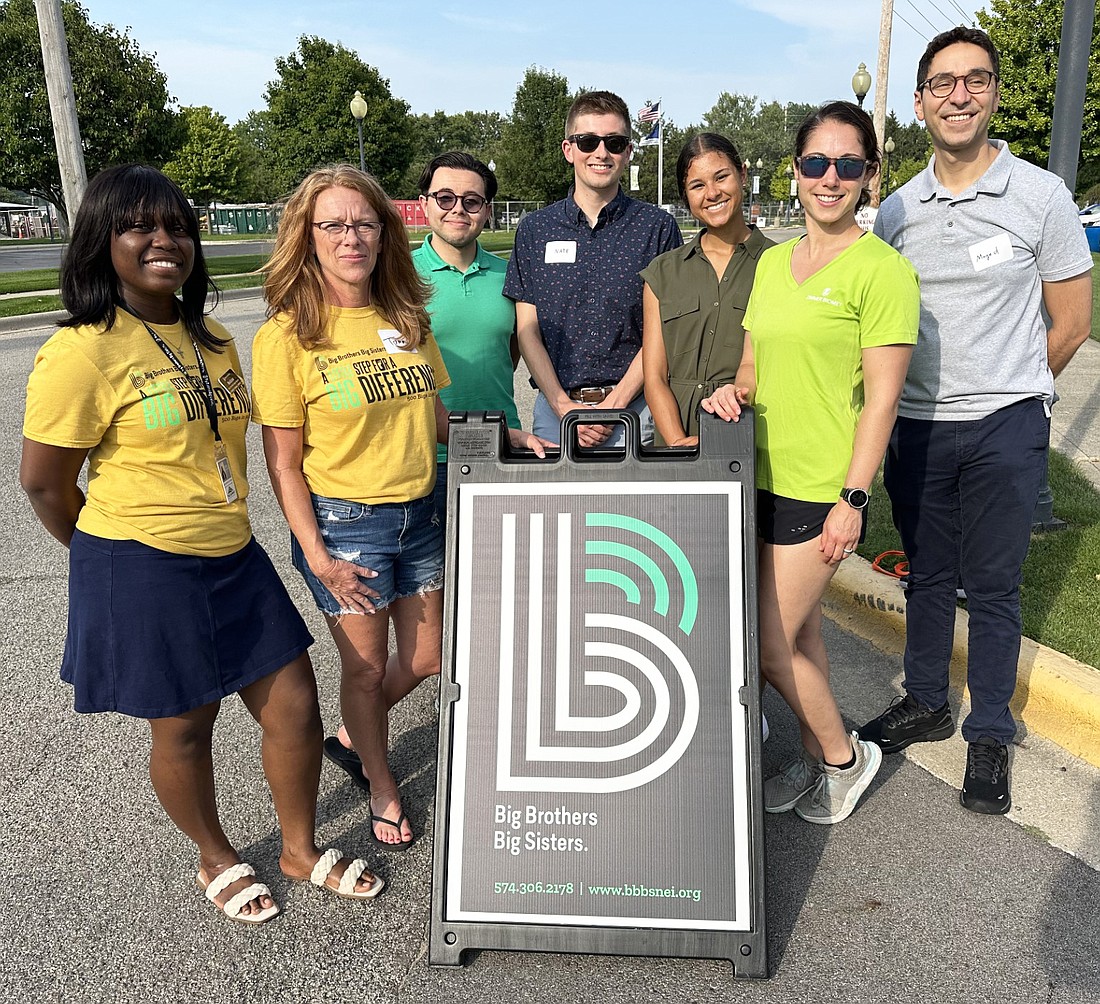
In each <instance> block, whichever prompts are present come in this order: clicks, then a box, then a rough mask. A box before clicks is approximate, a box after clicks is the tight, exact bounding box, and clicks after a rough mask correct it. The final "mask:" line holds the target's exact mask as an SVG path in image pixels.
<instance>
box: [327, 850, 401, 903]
mask: <svg viewBox="0 0 1100 1004" xmlns="http://www.w3.org/2000/svg"><path fill="white" fill-rule="evenodd" d="M343 856H344V855H343V853H342V852H341V851H338V850H337V849H336V848H335V847H330V848H329V849H328V850H327V851H325V853H324V854H322V855H321V856H320V857H319V858H318V859H317V864H315V865H314V866H313V871H312V872H311V873H310V876H309V880H310V882H312V883H313V884H314V885H315V886H318V887H319V888H322V889H327V890H328V891H329V892H334V893H336V895H337V896H343V897H344V899H374V897H375V896H377V895H378V894H379V893H380V892H381V891H382V890H383V889H384V888H385V887H386V882H385V880H384V879H383V878H381V877H380V876H378V875H374V873H373V872H371V871H370V870H369V869H368V868H367V863H366V861H364V860H363V859H362V858H356V859H355V860H354V861H352V862H351V864H349V865H348V866H347V868H345V869H344V874H343V875H341V876H340V885H339V887H338V888H336V889H333V888H332V886H330V885H326V884H325V879H327V878H328V877H329V873H330V872H331V871H332V869H333V868H335V867H336V865H337V863H338V862H339V861H340V860H341V859H342V858H343ZM363 872H367V874H368V875H371V876H373V878H374V881H373V882H372V883H371V886H370V888H369V889H364V890H362V891H361V892H356V890H355V884H356V883H357V882H358V881H359V878H360V876H361V875H362V874H363Z"/></svg>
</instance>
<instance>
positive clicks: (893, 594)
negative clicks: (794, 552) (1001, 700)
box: [823, 555, 1100, 767]
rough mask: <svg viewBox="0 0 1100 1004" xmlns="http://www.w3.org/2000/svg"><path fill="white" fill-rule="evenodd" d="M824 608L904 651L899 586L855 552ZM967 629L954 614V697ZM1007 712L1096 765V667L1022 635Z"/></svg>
mask: <svg viewBox="0 0 1100 1004" xmlns="http://www.w3.org/2000/svg"><path fill="white" fill-rule="evenodd" d="M823 606H824V608H825V613H826V615H827V616H828V617H829V618H830V619H831V620H833V621H834V622H836V623H837V624H838V625H840V626H841V627H843V628H844V629H845V630H848V631H851V632H852V633H854V634H857V635H860V636H861V637H863V638H865V639H867V640H868V641H870V642H871V643H872V644H873V645H876V646H877V647H879V648H881V649H883V650H885V651H888V652H891V653H892V654H900V653H902V652H903V651H904V650H905V594H904V592H903V590H902V588H901V583H900V582H899V581H898V580H897V579H895V578H892V577H891V576H888V575H883V574H882V573H880V572H876V571H875V570H874V569H872V568H871V564H870V562H868V561H865V560H864V559H863V558H861V557H860V556H859V555H853V556H852V557H851V558H849V559H848V560H847V561H845V562H843V563H842V564H841V566H840V568H839V569H838V570H837V573H836V575H834V576H833V580H832V582H831V583H830V585H829V589H828V590H827V592H826V594H825V599H824V600H823ZM969 624H970V618H969V616H968V615H967V613H966V611H965V610H963V609H960V610H959V611H958V612H957V613H956V615H955V640H954V644H953V647H952V652H951V683H952V686H953V687H956V688H958V689H959V691H960V692H961V690H962V688H963V686H964V685H965V682H966V652H967V631H968V628H969ZM1012 712H1013V714H1015V715H1016V717H1017V719H1019V720H1022V721H1023V722H1024V724H1025V725H1026V726H1027V728H1028V730H1029V731H1032V732H1037V733H1038V734H1039V735H1041V736H1045V737H1046V738H1047V739H1050V740H1052V741H1053V742H1056V743H1057V744H1058V745H1059V746H1061V747H1063V748H1064V749H1066V750H1068V751H1069V752H1070V753H1072V754H1073V755H1074V756H1077V757H1081V759H1083V760H1087V761H1088V762H1089V763H1091V764H1093V765H1094V766H1096V767H1100V670H1097V669H1094V668H1093V667H1092V666H1087V665H1085V664H1084V663H1081V662H1078V661H1077V660H1076V659H1071V658H1070V657H1069V656H1067V655H1063V654H1062V653H1061V652H1056V651H1055V650H1054V649H1052V648H1047V647H1046V646H1045V645H1040V644H1039V643H1038V642H1035V641H1032V640H1031V639H1030V638H1024V639H1023V643H1022V644H1021V646H1020V661H1019V664H1018V669H1017V681H1016V694H1015V696H1014V697H1013V699H1012Z"/></svg>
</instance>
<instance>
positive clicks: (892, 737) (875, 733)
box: [857, 694, 955, 753]
mask: <svg viewBox="0 0 1100 1004" xmlns="http://www.w3.org/2000/svg"><path fill="white" fill-rule="evenodd" d="M857 731H858V732H859V738H860V739H862V740H864V742H869V743H875V744H876V745H877V746H879V748H881V750H882V752H883V753H897V752H898V751H899V750H903V749H905V747H906V746H908V745H909V744H910V743H933V742H939V740H941V739H948V738H950V737H951V735H953V734H954V732H955V723H954V721H952V719H951V708H950V707H949V706H948V705H947V704H944V706H943V707H942V708H939V709H937V710H936V711H933V710H931V709H930V708H926V707H925V706H924V705H923V704H921V703H920V702H919V701H918V700H917V699H916V698H915V697H913V696H912V695H910V694H906V695H905V696H904V697H896V698H894V700H893V701H892V702H891V704H890V707H888V708H887V709H886V710H885V711H884V712H883V713H882V714H881V715H879V716H878V718H872V719H871V720H870V721H869V722H868V723H867V724H866V725H864V726H863V727H862V728H860V729H858V730H857Z"/></svg>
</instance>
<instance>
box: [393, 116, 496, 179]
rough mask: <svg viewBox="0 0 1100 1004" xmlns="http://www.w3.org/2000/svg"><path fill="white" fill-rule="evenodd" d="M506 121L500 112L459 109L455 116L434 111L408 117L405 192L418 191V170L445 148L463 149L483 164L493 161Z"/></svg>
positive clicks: (444, 150)
mask: <svg viewBox="0 0 1100 1004" xmlns="http://www.w3.org/2000/svg"><path fill="white" fill-rule="evenodd" d="M506 121H507V120H506V119H505V118H504V116H503V115H501V114H500V112H490V111H484V112H459V113H458V114H457V115H448V114H447V113H446V112H442V111H436V112H435V113H433V114H432V115H417V116H410V117H409V128H410V130H411V131H412V133H413V144H414V151H415V152H414V154H413V160H412V163H411V164H410V165H409V168H408V170H407V171H406V172H405V179H404V183H403V189H404V192H405V194H407V195H409V196H412V195H415V194H418V193H417V188H416V186H417V182H418V181H419V179H420V172H421V171H423V170H424V168H425V167H426V166H427V164H428V163H429V162H430V161H431V159H432V158H433V157H437V156H438V155H439V154H441V153H446V152H447V151H448V150H463V151H465V152H466V153H469V154H473V156H475V157H477V159H478V160H480V161H482V162H484V163H486V164H488V163H489V161H495V160H496V159H497V155H498V154H499V152H500V139H501V135H502V133H503V130H504V124H505V122H506Z"/></svg>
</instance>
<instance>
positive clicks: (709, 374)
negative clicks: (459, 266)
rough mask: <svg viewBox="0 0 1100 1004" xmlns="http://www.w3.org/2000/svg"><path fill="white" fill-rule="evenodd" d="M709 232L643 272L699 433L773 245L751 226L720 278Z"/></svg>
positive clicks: (681, 400)
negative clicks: (702, 406)
mask: <svg viewBox="0 0 1100 1004" xmlns="http://www.w3.org/2000/svg"><path fill="white" fill-rule="evenodd" d="M705 233H706V230H705V229H704V230H700V231H699V233H698V235H697V236H696V237H695V239H694V240H692V241H688V243H687V244H685V245H684V246H683V247H679V248H676V249H675V250H674V251H666V252H665V253H664V254H662V255H658V256H657V257H656V258H654V259H653V261H651V262H650V263H649V265H647V266H646V267H645V269H643V270H642V272H641V276H642V278H643V279H644V280H645V281H646V283H647V284H648V285H649V288H650V289H651V290H653V295H654V296H656V297H657V300H658V301H659V303H660V306H661V332H662V334H663V335H664V338H665V355H666V356H667V357H668V384H669V389H670V390H671V391H672V394H673V397H675V398H676V403H677V404H678V405H679V406H680V421H681V422H683V423H684V429H685V431H686V432H687V434H688V435H689V436H696V435H698V434H699V419H698V417H697V414H698V410H699V402H700V401H702V400H703V398H705V397H709V396H710V395H711V394H713V393H714V391H715V390H717V389H718V387H720V386H721V385H722V384H726V383H732V381H733V378H734V377H735V376H736V375H737V367H738V366H739V365H740V364H741V350H742V348H743V347H744V344H745V328H744V326H743V324H742V322H743V321H744V318H745V307H746V306H748V302H749V293H751V292H752V280H753V276H754V275H755V274H756V262H757V260H758V259H759V258H760V255H761V254H763V253H764V250H765V249H766V248H769V247H771V246H772V245H773V244H774V243H775V242H774V241H771V240H769V239H768V238H767V237H765V236H764V235H763V234H762V233H761V232H760V231H759V230H757V229H756V227H753V228H752V233H751V234H750V235H749V239H748V240H747V241H745V242H744V243H743V244H738V245H737V248H736V249H735V250H734V252H733V256H732V257H731V258H730V261H729V264H728V265H727V266H726V271H725V273H724V274H723V276H722V278H721V280H720V281H719V279H718V275H717V273H716V272H715V271H714V268H713V266H712V265H711V264H710V262H709V261H707V256H706V254H704V252H703V249H702V247H701V246H700V244H699V242H700V239H701V238H702V236H703V234H705ZM444 358H446V357H444ZM447 368H448V369H450V367H449V366H448V367H447ZM657 438H658V440H659V439H660V437H659V436H658V437H657ZM658 445H664V444H663V443H660V442H658Z"/></svg>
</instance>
